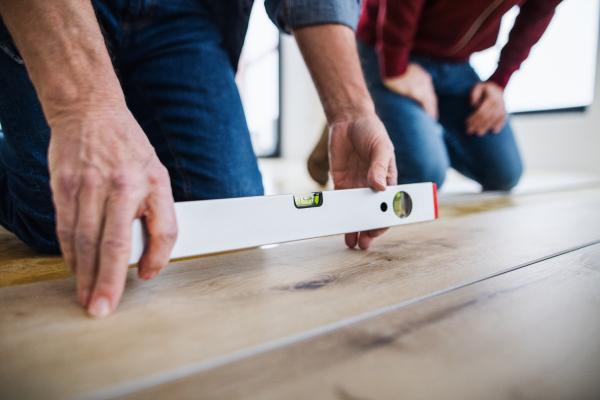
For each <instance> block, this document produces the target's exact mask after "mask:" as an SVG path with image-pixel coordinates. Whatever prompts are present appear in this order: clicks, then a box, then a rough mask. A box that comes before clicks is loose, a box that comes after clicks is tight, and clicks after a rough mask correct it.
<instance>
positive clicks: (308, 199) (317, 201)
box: [294, 192, 323, 208]
mask: <svg viewBox="0 0 600 400" xmlns="http://www.w3.org/2000/svg"><path fill="white" fill-rule="evenodd" d="M322 204H323V192H312V193H305V194H295V195H294V206H296V208H313V207H320V206H321V205H322Z"/></svg>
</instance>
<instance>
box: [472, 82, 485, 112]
mask: <svg viewBox="0 0 600 400" xmlns="http://www.w3.org/2000/svg"><path fill="white" fill-rule="evenodd" d="M484 92H485V86H483V85H482V84H481V83H478V84H477V85H475V87H474V88H473V90H472V91H471V105H472V106H473V107H479V105H480V104H481V101H482V100H483V94H484Z"/></svg>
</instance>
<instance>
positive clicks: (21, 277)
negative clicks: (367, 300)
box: [0, 188, 600, 287]
mask: <svg viewBox="0 0 600 400" xmlns="http://www.w3.org/2000/svg"><path fill="white" fill-rule="evenodd" d="M315 190H316V189H315ZM308 191H310V190H306V192H308ZM594 193H600V189H598V188H592V189H581V190H567V191H558V192H554V193H551V194H549V193H529V194H522V195H518V196H514V195H506V196H505V197H500V198H494V199H491V200H484V201H477V200H474V199H477V195H475V194H474V195H471V196H470V197H471V198H472V200H471V201H467V202H464V203H459V204H448V205H441V206H440V208H439V210H440V212H439V213H440V218H442V219H444V218H451V217H458V216H464V215H470V214H476V213H480V212H487V211H493V210H501V209H504V208H511V207H518V206H523V205H530V204H541V203H544V202H546V201H547V200H548V198H549V197H551V198H552V199H554V200H566V199H574V198H583V197H586V196H590V195H593V194H594ZM238 251H241V250H238ZM215 255H220V253H219V254H209V255H204V256H199V257H210V256H215ZM195 258H197V257H195ZM72 276H73V274H72V273H71V271H70V270H69V269H68V268H67V266H66V265H65V263H64V262H63V259H62V257H59V256H49V255H44V254H39V253H37V252H35V251H33V250H31V249H30V248H28V247H27V246H26V245H25V244H24V243H23V242H21V241H20V240H19V239H18V238H17V237H16V236H15V235H13V234H12V233H10V232H7V231H6V230H5V229H4V228H2V227H0V287H6V286H14V285H22V284H25V283H34V282H43V281H48V280H53V279H61V278H69V277H72Z"/></svg>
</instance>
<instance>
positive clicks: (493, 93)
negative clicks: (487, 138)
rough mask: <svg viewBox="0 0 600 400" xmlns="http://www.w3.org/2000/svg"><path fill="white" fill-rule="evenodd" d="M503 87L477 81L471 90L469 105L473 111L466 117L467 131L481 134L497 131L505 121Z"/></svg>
mask: <svg viewBox="0 0 600 400" xmlns="http://www.w3.org/2000/svg"><path fill="white" fill-rule="evenodd" d="M503 96H504V89H503V88H502V87H501V86H498V85H497V84H495V83H494V82H479V83H478V84H477V85H475V87H474V88H473V90H472V91H471V105H472V106H473V107H475V112H474V113H473V114H471V116H470V117H469V118H467V133H468V134H476V135H477V136H483V135H485V134H486V133H487V132H489V131H492V132H494V133H498V132H500V131H501V130H502V128H503V127H504V124H505V122H506V109H505V108H504V98H503Z"/></svg>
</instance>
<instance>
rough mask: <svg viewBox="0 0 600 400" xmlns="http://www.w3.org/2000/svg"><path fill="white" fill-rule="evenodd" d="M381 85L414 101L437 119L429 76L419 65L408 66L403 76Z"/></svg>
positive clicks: (386, 80)
mask: <svg viewBox="0 0 600 400" xmlns="http://www.w3.org/2000/svg"><path fill="white" fill-rule="evenodd" d="M383 84H384V85H385V86H386V87H387V88H388V89H390V90H391V91H393V92H396V93H398V94H401V95H404V96H407V97H410V98H411V99H413V100H415V101H416V102H417V103H419V104H420V105H421V107H423V109H424V110H425V112H426V113H427V114H429V115H430V116H431V117H433V118H435V119H437V118H438V100H437V96H436V94H435V89H434V87H433V81H432V80H431V75H429V72H427V71H425V69H423V67H421V66H420V65H419V64H415V63H410V64H408V67H406V72H404V74H402V75H400V76H398V77H395V78H388V79H385V80H384V81H383Z"/></svg>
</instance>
